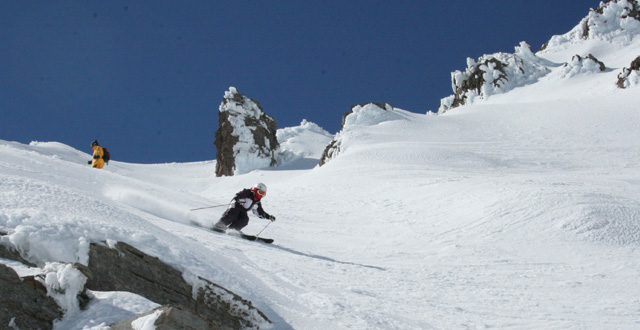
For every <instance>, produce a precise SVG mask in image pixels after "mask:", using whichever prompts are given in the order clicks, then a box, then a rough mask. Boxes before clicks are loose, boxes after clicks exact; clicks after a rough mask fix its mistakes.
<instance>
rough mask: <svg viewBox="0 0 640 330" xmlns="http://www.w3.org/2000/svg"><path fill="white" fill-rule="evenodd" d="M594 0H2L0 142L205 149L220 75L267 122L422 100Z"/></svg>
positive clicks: (123, 154) (433, 100)
mask: <svg viewBox="0 0 640 330" xmlns="http://www.w3.org/2000/svg"><path fill="white" fill-rule="evenodd" d="M599 3H600V1H599V0H589V1H586V0H563V1H558V0H536V1H531V0H491V1H463V0H447V1H444V0H442V1H402V0H394V1H258V0H253V1H243V0H240V1H200V0H194V1H44V0H42V1H30V0H21V1H2V2H0V114H1V115H0V139H3V140H8V141H18V142H21V143H29V142H31V141H57V142H62V143H65V144H68V145H70V146H72V147H74V148H77V149H79V150H82V151H85V152H90V149H91V148H90V142H91V141H92V140H94V139H98V140H99V141H100V143H101V144H102V145H104V146H106V147H108V148H109V150H110V151H111V154H112V159H114V160H120V161H126V162H133V163H164V162H189V161H201V160H212V159H215V152H216V150H215V146H214V145H213V141H214V133H215V131H216V130H217V128H218V117H217V112H218V106H219V105H220V102H221V101H222V98H223V95H224V92H225V91H226V90H228V88H229V86H234V87H236V88H237V89H238V91H239V92H240V93H242V94H244V95H246V96H248V97H251V98H253V99H254V100H256V101H258V102H260V103H261V105H262V107H263V109H264V111H265V112H266V113H267V114H269V115H270V116H272V117H274V118H275V120H276V122H277V123H278V127H279V128H282V127H290V126H297V125H299V124H300V122H301V121H302V119H307V120H309V121H312V122H314V123H316V124H318V125H320V126H321V127H323V128H324V129H326V130H328V131H329V132H331V133H336V132H337V131H338V130H339V129H340V124H341V116H342V114H343V113H344V112H346V111H349V109H350V107H351V105H354V104H360V103H367V102H388V103H391V104H393V105H394V106H396V107H398V108H402V109H405V110H409V111H412V112H417V113H426V112H427V111H430V110H431V111H436V110H437V108H438V105H439V101H440V99H441V98H444V97H446V96H449V95H451V94H452V90H451V76H450V74H451V72H453V71H455V70H464V69H465V68H466V58H467V57H472V58H477V57H479V56H481V55H483V54H491V53H495V52H499V51H502V52H508V53H513V51H514V47H515V46H516V45H518V44H519V42H520V41H526V42H528V43H529V44H530V45H531V46H532V48H533V49H534V51H536V50H538V49H539V48H540V46H541V45H542V44H544V43H545V42H546V41H548V40H549V39H550V38H551V36H553V35H557V34H564V33H566V32H568V31H569V30H570V29H571V28H573V27H574V26H576V25H577V24H578V23H579V21H580V20H581V19H582V18H583V17H585V16H586V15H587V14H588V12H589V8H596V7H597V6H598V4H599Z"/></svg>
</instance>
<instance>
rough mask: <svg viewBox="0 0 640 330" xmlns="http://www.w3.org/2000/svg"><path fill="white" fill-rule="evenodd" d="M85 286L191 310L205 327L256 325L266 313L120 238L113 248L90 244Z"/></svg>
mask: <svg viewBox="0 0 640 330" xmlns="http://www.w3.org/2000/svg"><path fill="white" fill-rule="evenodd" d="M88 268H89V270H90V271H91V273H92V274H93V278H92V279H90V280H88V281H87V285H86V286H87V288H88V289H91V290H96V291H128V292H133V293H136V294H139V295H141V296H143V297H145V298H147V299H149V300H151V301H153V302H156V303H158V304H160V305H171V306H176V307H179V308H180V309H182V310H185V311H190V312H191V313H193V314H194V315H198V317H199V318H201V319H202V320H204V321H205V322H206V323H207V324H208V327H207V328H205V329H240V328H247V327H249V328H251V327H253V328H256V327H259V325H260V324H263V323H268V319H267V317H266V316H265V315H264V314H262V312H260V311H258V310H257V309H255V308H254V307H253V306H252V305H251V303H250V302H248V301H245V300H243V299H242V298H241V297H239V296H238V295H236V294H234V293H232V292H231V291H228V290H226V289H224V288H222V287H221V286H218V285H216V284H214V283H211V282H209V281H207V280H205V279H203V278H198V280H197V281H198V282H199V284H198V286H197V288H196V289H195V290H194V288H193V286H192V285H191V284H189V283H187V282H186V281H185V280H184V277H183V273H182V272H180V271H178V270H176V269H174V268H173V267H171V266H169V265H167V264H165V263H163V262H161V261H160V260H159V259H158V258H155V257H151V256H149V255H147V254H145V253H143V252H142V251H140V250H138V249H136V248H134V247H132V246H130V245H128V244H126V243H122V242H119V243H117V244H116V245H115V247H114V248H113V249H111V248H108V247H106V246H102V245H98V244H92V245H91V249H90V251H89V266H88Z"/></svg>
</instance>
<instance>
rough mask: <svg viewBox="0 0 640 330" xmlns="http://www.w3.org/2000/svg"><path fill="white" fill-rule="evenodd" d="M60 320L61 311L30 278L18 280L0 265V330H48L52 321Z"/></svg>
mask: <svg viewBox="0 0 640 330" xmlns="http://www.w3.org/2000/svg"><path fill="white" fill-rule="evenodd" d="M1 249H3V248H2V247H1V246H0V250H1ZM60 318H62V309H61V308H60V307H59V306H58V305H57V304H56V302H55V301H54V300H53V298H51V297H48V296H47V289H46V288H45V287H44V286H43V285H42V284H40V282H38V281H37V280H35V279H34V278H33V277H25V278H24V279H21V278H20V277H19V276H18V274H17V273H16V272H15V271H14V270H13V269H12V268H10V267H8V266H5V265H4V264H0V329H12V328H11V327H12V326H13V327H14V328H15V329H22V330H28V329H33V330H35V329H42V330H45V329H52V328H53V321H54V320H57V319H60Z"/></svg>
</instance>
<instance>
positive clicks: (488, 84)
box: [438, 41, 549, 114]
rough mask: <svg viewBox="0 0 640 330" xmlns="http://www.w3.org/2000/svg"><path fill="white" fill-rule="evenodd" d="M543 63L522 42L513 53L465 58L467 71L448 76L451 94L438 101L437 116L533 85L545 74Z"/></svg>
mask: <svg viewBox="0 0 640 330" xmlns="http://www.w3.org/2000/svg"><path fill="white" fill-rule="evenodd" d="M545 64H546V63H545V61H544V60H543V59H541V58H539V57H537V56H536V55H535V54H534V53H533V51H532V50H531V46H529V44H527V43H526V42H524V41H523V42H521V43H520V45H519V46H518V47H516V48H515V53H514V54H508V53H502V52H500V53H495V54H491V55H483V56H481V57H480V58H478V59H477V60H474V59H472V58H467V69H466V70H465V71H464V72H462V71H455V72H453V73H452V74H451V88H452V89H453V93H454V94H453V95H451V96H449V97H446V98H444V99H442V100H440V108H439V109H438V113H439V114H442V113H445V112H446V111H448V110H449V109H451V108H455V107H458V106H461V105H465V104H472V103H474V101H475V100H476V99H485V98H487V97H489V96H491V95H494V94H501V93H505V92H507V91H510V90H512V89H514V88H516V87H519V86H523V85H527V84H531V83H534V82H536V81H537V80H538V79H539V78H540V77H542V76H544V75H546V74H547V73H549V69H548V68H547V67H546V66H545Z"/></svg>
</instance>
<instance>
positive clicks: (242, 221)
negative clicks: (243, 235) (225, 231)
mask: <svg viewBox="0 0 640 330" xmlns="http://www.w3.org/2000/svg"><path fill="white" fill-rule="evenodd" d="M240 208H241V207H238V206H236V207H231V208H228V209H227V210H226V211H224V214H222V217H221V218H220V221H221V222H222V223H224V224H225V225H227V226H229V228H232V229H236V230H240V229H242V228H244V227H245V226H246V225H247V224H249V216H248V215H247V212H246V211H244V210H241V209H240Z"/></svg>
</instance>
